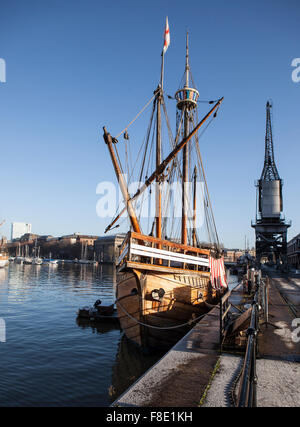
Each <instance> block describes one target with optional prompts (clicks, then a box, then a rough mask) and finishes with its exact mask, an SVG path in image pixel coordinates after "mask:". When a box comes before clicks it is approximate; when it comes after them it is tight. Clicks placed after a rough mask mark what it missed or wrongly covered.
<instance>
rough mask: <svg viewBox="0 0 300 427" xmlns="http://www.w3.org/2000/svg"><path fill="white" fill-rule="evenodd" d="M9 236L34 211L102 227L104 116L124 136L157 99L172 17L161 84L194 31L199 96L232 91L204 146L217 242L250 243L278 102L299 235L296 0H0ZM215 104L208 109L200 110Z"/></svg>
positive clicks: (106, 165)
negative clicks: (99, 190)
mask: <svg viewBox="0 0 300 427" xmlns="http://www.w3.org/2000/svg"><path fill="white" fill-rule="evenodd" d="M0 5H1V7H0V57H1V58H3V59H5V61H6V67H7V68H6V80H7V81H6V83H0V141H1V169H0V170H1V177H0V178H1V200H0V220H1V218H5V219H6V221H7V222H6V224H5V226H3V228H2V230H1V233H3V234H4V235H7V236H10V223H11V222H12V221H17V222H23V221H24V222H30V223H32V230H33V232H35V233H38V234H52V235H62V234H69V233H73V232H76V231H77V232H81V233H84V234H96V235H102V234H103V232H104V228H105V226H106V225H107V224H108V222H109V220H103V219H100V218H98V217H97V215H96V203H97V200H98V198H99V196H98V195H97V194H96V186H97V184H98V182H101V181H104V180H105V181H107V180H114V181H115V178H114V172H113V170H112V167H111V162H110V158H109V154H108V152H107V148H106V147H105V145H104V143H103V139H102V126H103V125H106V126H107V127H108V128H109V130H110V131H111V133H112V134H117V133H119V132H120V131H121V130H122V129H123V128H124V127H125V125H126V124H127V123H128V122H129V121H130V120H131V119H132V118H133V117H134V116H135V114H136V113H137V112H138V111H139V109H140V108H141V107H142V106H143V105H144V104H145V103H146V101H147V100H148V99H150V97H151V94H152V93H153V90H154V89H155V88H156V86H157V83H158V81H159V74H160V53H161V49H162V42H163V40H162V37H163V31H164V25H165V17H166V16H168V17H169V25H170V34H171V44H170V47H169V49H168V51H167V53H166V57H165V61H166V62H165V92H166V93H167V94H171V95H174V93H175V91H176V90H177V89H178V86H179V83H180V80H181V77H182V74H183V71H184V54H185V53H184V49H185V32H186V30H188V31H189V33H190V58H191V68H192V72H193V77H194V80H195V82H196V85H197V88H198V90H199V92H200V97H201V98H202V99H216V98H218V97H221V96H224V98H225V100H224V103H223V105H222V107H221V110H220V113H219V115H218V119H217V120H216V121H214V124H213V126H212V127H210V128H209V131H207V132H206V134H205V137H204V138H203V139H202V142H201V150H202V155H203V159H204V163H205V166H206V174H207V179H208V185H209V189H210V194H211V197H212V201H213V206H214V212H215V217H216V223H217V227H218V230H219V234H220V240H221V241H222V242H223V243H224V245H225V246H226V247H244V239H245V235H247V237H248V238H249V240H250V245H251V246H252V245H253V244H254V230H252V229H251V227H250V221H251V219H253V218H254V217H255V191H256V190H255V187H254V180H255V179H258V178H259V177H260V174H261V171H262V167H263V159H264V136H265V104H266V101H267V100H268V99H270V98H271V99H272V100H273V103H274V108H273V137H274V144H275V160H276V163H277V167H278V170H279V174H280V176H281V178H283V179H284V188H283V196H284V212H285V215H286V217H287V218H290V219H292V221H293V226H292V228H291V229H290V231H289V237H292V236H294V235H295V234H297V233H299V232H300V218H299V211H300V197H299V195H300V194H299V193H300V192H299V159H300V146H299V142H300V141H299V140H300V138H299V137H300V120H299V115H300V102H299V101H300V83H294V82H293V81H292V78H291V74H292V71H293V68H292V67H291V62H292V60H293V59H294V58H297V57H298V58H299V57H300V44H299V39H300V37H299V28H300V26H299V20H300V3H299V0H286V1H283V0H282V1H279V0H260V1H258V0H253V1H251V2H249V1H245V0H227V1H225V0H216V1H214V2H203V1H199V0H197V1H196V0H195V1H189V2H183V1H178V0H172V1H169V0H165V1H164V2H162V1H156V0H152V1H130V0H128V1H124V0H123V1H118V0H111V1H109V2H107V1H102V0H98V1H96V0H84V1H83V0H61V1H57V0H51V1H50V0H40V1H33V0H27V1H21V0H20V1H17V0H10V1H6V0H0ZM205 111H207V109H206V110H205V108H204V107H203V113H204V112H205Z"/></svg>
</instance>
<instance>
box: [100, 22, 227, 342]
mask: <svg viewBox="0 0 300 427" xmlns="http://www.w3.org/2000/svg"><path fill="white" fill-rule="evenodd" d="M169 43H170V38H169V27H168V21H167V22H166V31H165V39H164V48H163V51H162V55H161V74H160V83H159V85H158V87H157V89H156V90H155V92H154V96H153V97H152V98H151V100H150V101H149V102H148V103H147V104H146V106H147V105H149V104H150V102H151V101H152V100H153V108H152V112H151V118H150V124H149V126H148V129H147V134H146V138H145V140H144V143H143V144H142V146H140V147H138V146H137V147H133V149H134V150H135V151H136V152H137V153H141V152H142V149H143V153H144V155H143V156H142V159H141V168H140V170H139V173H138V176H139V178H143V177H144V176H145V180H144V182H141V179H140V182H141V184H140V185H139V187H138V189H137V191H136V192H135V193H134V194H133V195H131V194H130V192H129V184H130V177H128V178H127V180H126V179H125V176H124V173H123V171H124V170H125V168H123V166H122V164H121V160H120V158H121V155H120V153H119V150H118V146H120V150H121V149H122V148H125V154H126V156H125V158H127V166H128V165H129V162H128V151H129V150H130V145H129V146H127V141H128V139H129V136H128V132H127V129H128V127H129V125H128V126H127V128H126V129H125V133H124V144H122V143H121V144H119V143H118V139H117V138H118V137H119V136H120V135H121V134H119V135H118V136H117V137H116V138H114V137H112V136H111V135H110V133H109V132H108V131H107V130H106V128H105V127H104V128H103V129H104V135H103V136H104V141H105V143H106V145H107V147H108V150H109V153H110V156H111V160H112V164H113V167H114V170H115V173H116V176H117V179H118V182H119V186H120V189H121V192H122V195H123V198H124V203H125V207H124V208H123V209H120V210H119V213H117V214H116V217H115V218H114V219H113V221H112V222H111V224H110V225H109V226H108V227H107V229H106V230H105V231H106V232H107V231H108V230H109V229H111V227H112V226H113V225H114V224H115V223H116V222H117V221H119V220H121V216H122V214H123V213H124V211H127V214H128V218H129V221H130V228H131V230H130V231H129V232H128V233H127V236H126V238H125V239H124V242H123V244H122V245H121V250H120V257H119V261H118V265H117V268H118V271H119V273H120V274H119V278H118V281H117V302H116V304H117V310H118V316H119V318H120V323H121V327H122V329H123V330H124V331H125V333H126V335H127V337H128V338H130V339H131V340H132V341H134V342H135V343H137V344H139V345H141V346H145V347H157V346H160V347H169V346H170V345H172V344H173V343H174V341H176V340H177V339H178V338H179V337H180V335H181V334H182V333H184V332H185V331H186V328H187V327H189V326H188V325H189V324H190V322H191V321H193V319H197V318H198V317H199V316H200V315H202V314H203V313H205V312H206V311H208V307H209V304H211V303H215V302H216V301H217V300H218V298H219V297H220V296H221V294H222V293H223V291H224V289H226V287H227V284H226V278H225V269H224V262H223V258H222V256H221V252H220V248H219V245H218V238H217V232H216V228H215V223H214V220H213V214H212V210H211V204H210V199H209V195H208V190H207V184H206V180H205V173H204V169H203V163H202V159H201V154H200V148H199V135H198V131H199V129H200V128H201V127H202V126H203V125H204V124H205V123H207V122H208V119H209V118H210V119H211V120H210V122H211V121H212V120H213V119H214V118H215V117H216V112H217V110H218V109H219V107H220V104H221V103H222V100H223V98H220V99H219V100H217V101H211V102H210V103H213V104H214V105H213V107H212V108H211V110H210V111H209V112H208V113H207V114H206V115H205V116H204V117H203V118H202V119H201V120H200V121H199V122H198V117H197V102H198V98H199V92H198V90H197V89H195V88H194V87H192V86H191V80H192V76H191V71H190V65H189V45H188V35H187V39H186V58H185V72H184V84H183V87H181V88H180V89H179V90H178V91H177V92H176V93H175V100H176V108H177V123H176V136H175V138H173V136H172V132H171V128H170V125H169V122H168V114H167V111H166V105H165V99H164V55H165V52H166V50H167V48H168V46H169ZM193 86H195V85H193ZM170 98H171V97H170ZM172 99H174V98H172ZM202 102H203V101H202ZM144 109H145V107H144ZM144 109H142V111H143V110H144ZM162 110H163V112H164V117H165V120H166V125H167V128H168V136H169V144H170V148H169V154H168V155H167V156H165V157H164V155H163V151H164V150H165V149H166V147H165V145H163V144H162ZM138 116H139V115H138ZM138 116H137V117H138ZM133 122H134V120H133V121H132V122H130V125H131V124H132V123H133ZM197 122H198V124H197ZM210 122H209V123H210ZM150 135H152V142H151V141H150V140H151V138H150ZM180 139H181V140H180ZM130 144H132V143H130ZM152 148H153V149H152ZM153 155H154V156H153ZM138 156H139V155H138ZM153 157H154V161H153V160H151V159H153ZM180 157H181V161H180ZM162 159H164V160H162ZM191 159H193V160H195V159H196V163H197V165H198V171H199V176H200V178H201V179H202V180H203V181H204V183H205V185H203V201H202V202H203V206H204V211H205V213H206V214H207V218H206V222H205V224H206V226H207V231H208V234H209V240H210V244H209V245H208V244H207V243H206V244H205V243H204V242H202V243H201V245H200V244H199V242H200V239H199V236H197V227H196V216H195V208H196V193H197V192H196V178H197V169H196V164H195V165H194V166H195V167H193V168H192V162H191ZM138 160H139V159H138V158H137V160H136V161H135V162H134V163H132V164H131V166H132V167H133V170H131V171H130V175H131V176H133V173H134V168H135V166H137V165H138V163H139V162H138ZM180 163H182V164H180ZM146 165H147V166H146ZM151 166H152V167H153V166H154V171H153V172H152V173H151ZM128 169H129V167H128ZM192 174H193V179H194V183H193V184H194V185H193V203H191V200H190V194H189V193H190V191H189V190H190V187H189V185H188V184H189V182H190V178H192ZM178 178H179V180H181V188H182V192H181V202H182V206H181V216H180V238H179V239H178V236H176V232H175V229H176V221H177V219H176V217H175V215H174V207H175V208H176V204H178V200H177V199H178V196H177V194H175V196H174V195H173V196H172V194H171V191H170V186H169V187H168V186H167V189H165V187H164V184H165V183H168V184H170V183H173V182H175V181H176V179H178ZM152 184H153V185H154V186H155V217H154V220H153V223H152V226H151V227H150V230H151V231H150V233H149V228H148V234H146V233H142V225H141V214H138V213H137V201H138V200H139V201H141V199H142V198H143V199H145V196H146V190H147V189H149V188H150V191H151V187H152ZM171 199H172V200H173V202H174V207H173V211H172V212H173V214H172V215H171V217H168V216H167V215H163V212H166V210H167V209H169V208H170V200H171ZM142 201H143V200H142ZM191 208H194V212H193V215H192V216H191V215H189V211H190V210H191ZM189 221H190V223H191V224H192V227H188V222H189ZM177 222H178V221H177ZM148 225H151V224H149V219H148ZM178 225H179V224H177V226H178ZM144 227H145V224H144V225H143V228H144ZM154 229H155V237H153V230H154ZM189 230H191V232H190V233H189ZM167 235H168V236H169V237H168V238H167V237H166V236H167ZM212 238H213V240H214V241H212ZM179 241H180V243H179Z"/></svg>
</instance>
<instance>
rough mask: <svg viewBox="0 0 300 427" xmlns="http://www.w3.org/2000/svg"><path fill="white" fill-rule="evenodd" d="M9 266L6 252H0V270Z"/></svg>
mask: <svg viewBox="0 0 300 427" xmlns="http://www.w3.org/2000/svg"><path fill="white" fill-rule="evenodd" d="M8 264H9V256H8V254H7V253H6V252H4V251H1V252H0V268H3V267H6V266H7V265H8Z"/></svg>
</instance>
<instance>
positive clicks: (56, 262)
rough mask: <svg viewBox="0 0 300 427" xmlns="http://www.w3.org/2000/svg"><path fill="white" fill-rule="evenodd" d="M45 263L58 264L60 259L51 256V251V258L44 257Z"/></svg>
mask: <svg viewBox="0 0 300 427" xmlns="http://www.w3.org/2000/svg"><path fill="white" fill-rule="evenodd" d="M44 263H46V264H51V265H57V264H58V260H57V259H52V258H51V252H50V254H49V258H45V259H44Z"/></svg>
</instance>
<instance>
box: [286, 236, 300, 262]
mask: <svg viewBox="0 0 300 427" xmlns="http://www.w3.org/2000/svg"><path fill="white" fill-rule="evenodd" d="M287 258H288V263H289V266H290V267H292V268H296V269H300V233H299V234H297V236H295V237H293V238H292V239H291V240H290V241H289V242H288V244H287Z"/></svg>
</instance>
